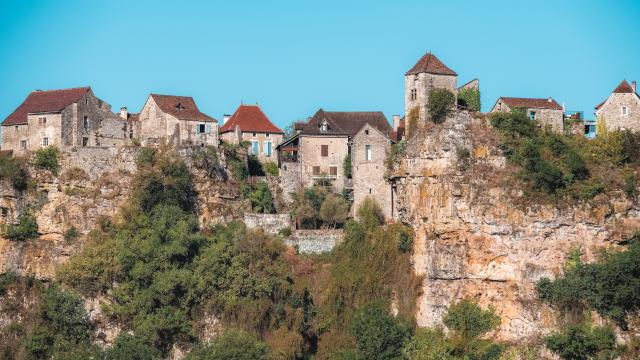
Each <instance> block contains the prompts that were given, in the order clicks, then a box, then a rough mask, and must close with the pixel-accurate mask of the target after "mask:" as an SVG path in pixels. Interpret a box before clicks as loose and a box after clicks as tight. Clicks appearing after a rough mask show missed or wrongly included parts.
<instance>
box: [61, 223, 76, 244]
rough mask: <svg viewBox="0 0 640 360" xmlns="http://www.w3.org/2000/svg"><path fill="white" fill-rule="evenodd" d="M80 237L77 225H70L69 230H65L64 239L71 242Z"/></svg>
mask: <svg viewBox="0 0 640 360" xmlns="http://www.w3.org/2000/svg"><path fill="white" fill-rule="evenodd" d="M77 237H78V230H76V228H75V226H72V227H70V228H69V229H67V231H65V232H64V241H66V242H70V241H73V240H75V239H76V238H77Z"/></svg>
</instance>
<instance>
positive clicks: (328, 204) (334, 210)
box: [320, 194, 350, 228]
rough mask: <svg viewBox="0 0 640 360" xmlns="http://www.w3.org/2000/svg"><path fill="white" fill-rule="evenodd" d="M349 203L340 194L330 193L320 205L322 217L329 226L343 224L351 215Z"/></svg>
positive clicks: (333, 226)
mask: <svg viewBox="0 0 640 360" xmlns="http://www.w3.org/2000/svg"><path fill="white" fill-rule="evenodd" d="M349 207H350V206H349V203H348V202H347V201H346V200H344V199H343V198H342V197H340V196H336V195H334V194H328V195H327V197H326V199H325V200H324V202H323V203H322V206H320V219H322V221H323V222H324V223H325V224H326V225H327V226H329V227H332V228H335V227H336V226H337V225H342V224H344V222H345V221H346V220H347V217H348V216H349V210H350V209H349Z"/></svg>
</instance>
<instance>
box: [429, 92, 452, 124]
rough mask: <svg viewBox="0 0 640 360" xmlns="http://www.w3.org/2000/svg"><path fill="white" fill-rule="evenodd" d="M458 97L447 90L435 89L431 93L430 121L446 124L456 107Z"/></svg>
mask: <svg viewBox="0 0 640 360" xmlns="http://www.w3.org/2000/svg"><path fill="white" fill-rule="evenodd" d="M455 101H456V96H455V95H454V94H453V93H452V92H451V91H449V90H446V89H433V90H431V92H430V93H429V103H428V104H427V109H428V111H429V119H430V120H431V121H433V122H434V123H436V124H440V123H442V122H444V121H445V120H446V118H447V116H448V115H449V113H450V112H451V110H452V109H453V106H454V105H455Z"/></svg>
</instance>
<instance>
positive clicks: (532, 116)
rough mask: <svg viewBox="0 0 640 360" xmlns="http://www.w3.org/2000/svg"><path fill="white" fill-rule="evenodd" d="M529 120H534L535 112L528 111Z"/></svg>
mask: <svg viewBox="0 0 640 360" xmlns="http://www.w3.org/2000/svg"><path fill="white" fill-rule="evenodd" d="M529 118H530V119H531V120H535V119H536V112H535V111H529Z"/></svg>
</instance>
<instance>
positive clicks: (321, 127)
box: [320, 121, 329, 132]
mask: <svg viewBox="0 0 640 360" xmlns="http://www.w3.org/2000/svg"><path fill="white" fill-rule="evenodd" d="M328 129H329V125H328V124H327V122H326V121H323V122H322V124H320V131H321V132H327V130H328Z"/></svg>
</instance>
